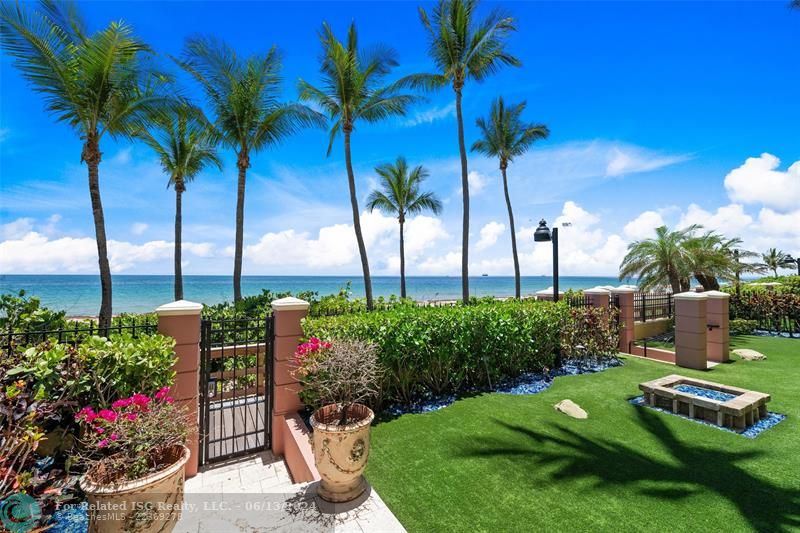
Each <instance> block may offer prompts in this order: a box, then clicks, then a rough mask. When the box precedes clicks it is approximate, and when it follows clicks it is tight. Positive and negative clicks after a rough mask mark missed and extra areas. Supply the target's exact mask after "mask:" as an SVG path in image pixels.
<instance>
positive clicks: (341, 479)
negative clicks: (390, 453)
mask: <svg viewBox="0 0 800 533" xmlns="http://www.w3.org/2000/svg"><path fill="white" fill-rule="evenodd" d="M340 415H341V411H340V410H339V407H338V406H337V405H326V406H325V407H323V408H321V409H318V410H317V411H315V412H314V414H313V415H311V426H312V427H313V428H314V434H313V436H312V438H311V440H312V442H311V444H312V448H313V450H314V462H315V463H316V465H317V470H319V475H320V477H321V478H322V480H321V481H320V486H319V490H318V491H317V494H319V496H320V497H321V498H322V499H323V500H326V501H329V502H335V503H339V502H348V501H350V500H353V499H355V498H358V497H359V496H361V494H362V493H363V492H364V490H366V488H367V482H366V481H365V480H364V476H363V475H362V474H363V473H364V468H365V467H366V466H367V459H368V458H369V425H370V424H371V423H372V419H373V418H375V414H374V413H373V412H372V409H370V408H369V407H367V406H366V405H361V404H358V403H357V404H353V405H352V406H351V407H350V409H349V412H348V418H351V419H354V420H356V422H353V423H352V424H348V425H345V426H339V425H336V423H337V421H338V419H339V417H340Z"/></svg>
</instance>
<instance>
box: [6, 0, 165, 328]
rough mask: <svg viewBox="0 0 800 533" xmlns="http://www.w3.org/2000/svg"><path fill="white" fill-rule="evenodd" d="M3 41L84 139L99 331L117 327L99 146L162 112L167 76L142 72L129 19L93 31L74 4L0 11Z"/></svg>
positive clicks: (48, 103)
mask: <svg viewBox="0 0 800 533" xmlns="http://www.w3.org/2000/svg"><path fill="white" fill-rule="evenodd" d="M0 42H2V45H3V49H4V52H5V53H7V54H8V55H9V56H11V57H13V58H14V59H15V63H14V64H15V66H16V67H17V68H18V69H19V70H20V71H21V72H22V75H23V76H24V77H25V78H26V79H27V80H28V81H29V82H30V83H31V84H32V85H33V87H34V90H36V91H37V92H40V93H42V94H43V95H44V99H45V108H46V109H47V111H49V112H51V113H53V114H54V115H55V117H56V120H57V121H59V122H66V123H67V124H69V125H70V126H71V127H72V129H73V130H74V131H75V133H77V135H78V136H79V137H80V139H81V141H82V143H83V147H82V151H81V162H82V163H86V166H87V168H88V177H89V197H90V199H91V205H92V215H93V217H94V229H95V239H96V242H97V256H98V257H97V259H98V264H99V270H100V287H101V304H100V312H99V316H98V318H99V326H100V329H101V330H105V329H106V328H108V326H109V325H110V323H111V300H112V298H111V297H112V291H111V269H110V267H109V262H108V247H107V240H106V229H105V218H104V215H103V204H102V201H101V199H100V173H99V167H100V161H101V160H102V155H103V154H102V152H101V151H100V141H101V140H102V139H103V137H104V136H106V135H109V136H111V137H114V138H131V137H132V136H133V135H134V134H135V133H136V132H137V131H140V130H141V129H142V128H143V127H144V125H145V124H146V123H147V119H148V117H152V116H153V115H154V114H156V113H158V112H160V111H162V110H163V109H164V107H166V105H167V104H168V103H169V99H168V98H165V97H164V96H160V95H159V89H160V88H161V85H162V82H163V81H166V78H165V77H163V76H162V75H160V74H157V73H154V72H153V71H152V70H150V69H147V68H144V65H143V58H144V57H145V56H149V55H151V50H150V48H149V47H148V46H147V45H146V44H145V43H144V42H142V41H141V40H139V39H138V38H137V37H136V36H135V35H134V34H133V29H132V28H131V26H129V25H128V24H126V23H125V22H122V21H120V22H112V23H110V24H109V25H108V26H107V27H106V28H105V29H103V30H100V31H98V32H95V33H92V34H90V33H88V31H87V29H86V25H85V23H84V21H83V19H82V17H81V16H80V14H79V13H78V12H77V10H76V8H75V6H74V5H72V4H63V3H60V2H51V1H43V2H41V4H40V7H39V9H38V10H33V9H29V8H27V7H26V6H25V5H23V4H21V3H12V2H3V3H2V5H1V6H0Z"/></svg>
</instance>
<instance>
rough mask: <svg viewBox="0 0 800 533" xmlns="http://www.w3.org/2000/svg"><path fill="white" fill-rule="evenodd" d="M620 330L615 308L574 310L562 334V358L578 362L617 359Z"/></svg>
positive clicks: (582, 308) (617, 313)
mask: <svg viewBox="0 0 800 533" xmlns="http://www.w3.org/2000/svg"><path fill="white" fill-rule="evenodd" d="M619 329H620V325H619V310H617V308H615V307H572V308H570V310H569V314H568V316H567V318H566V323H565V324H564V328H562V330H561V355H562V356H563V357H565V358H567V359H577V360H581V359H597V358H604V357H615V356H616V355H617V354H618V353H619Z"/></svg>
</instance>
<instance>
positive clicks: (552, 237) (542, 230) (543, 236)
mask: <svg viewBox="0 0 800 533" xmlns="http://www.w3.org/2000/svg"><path fill="white" fill-rule="evenodd" d="M533 240H534V242H550V241H553V301H554V302H557V301H558V228H553V231H552V232H551V231H550V229H549V228H548V227H547V222H545V220H544V219H542V220H540V221H539V227H538V228H536V231H535V232H534V233H533Z"/></svg>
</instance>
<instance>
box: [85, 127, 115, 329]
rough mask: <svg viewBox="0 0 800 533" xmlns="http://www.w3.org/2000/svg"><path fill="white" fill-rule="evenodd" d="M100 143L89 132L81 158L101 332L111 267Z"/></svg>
mask: <svg viewBox="0 0 800 533" xmlns="http://www.w3.org/2000/svg"><path fill="white" fill-rule="evenodd" d="M101 158H102V154H101V153H100V144H99V142H98V140H97V134H96V133H95V134H89V135H88V137H87V139H86V142H85V143H84V145H83V153H82V154H81V160H83V161H86V166H87V167H88V168H89V196H90V198H91V201H92V215H93V217H94V234H95V241H96V242H97V262H98V264H99V267H100V312H99V314H98V326H99V330H100V331H101V332H104V331H106V330H108V327H109V326H110V325H111V267H110V266H109V264H108V244H107V240H106V223H105V217H104V215H103V203H102V201H101V200H100V173H99V167H100V159H101Z"/></svg>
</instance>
